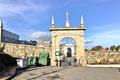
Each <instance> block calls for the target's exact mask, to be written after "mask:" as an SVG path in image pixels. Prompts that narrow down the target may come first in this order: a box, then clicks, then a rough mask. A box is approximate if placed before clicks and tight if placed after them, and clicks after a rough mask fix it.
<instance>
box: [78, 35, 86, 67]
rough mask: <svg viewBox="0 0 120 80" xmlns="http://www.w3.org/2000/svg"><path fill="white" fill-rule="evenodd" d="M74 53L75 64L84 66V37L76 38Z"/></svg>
mask: <svg viewBox="0 0 120 80" xmlns="http://www.w3.org/2000/svg"><path fill="white" fill-rule="evenodd" d="M76 53H77V54H76V58H77V64H79V65H81V66H86V58H85V54H84V37H82V36H81V37H80V36H79V37H77V45H76Z"/></svg>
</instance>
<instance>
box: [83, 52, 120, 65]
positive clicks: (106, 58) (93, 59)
mask: <svg viewBox="0 0 120 80" xmlns="http://www.w3.org/2000/svg"><path fill="white" fill-rule="evenodd" d="M85 54H86V59H87V64H120V52H96V51H93V52H86V53H85Z"/></svg>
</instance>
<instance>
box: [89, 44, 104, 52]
mask: <svg viewBox="0 0 120 80" xmlns="http://www.w3.org/2000/svg"><path fill="white" fill-rule="evenodd" d="M101 49H103V47H102V46H100V45H98V46H95V47H93V48H92V49H91V50H92V51H100V50H101Z"/></svg>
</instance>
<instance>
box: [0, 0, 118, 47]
mask: <svg viewBox="0 0 120 80" xmlns="http://www.w3.org/2000/svg"><path fill="white" fill-rule="evenodd" d="M119 4H120V0H0V19H2V20H3V22H4V28H5V29H7V30H10V31H12V32H15V33H17V34H19V35H20V39H25V40H30V39H40V40H41V41H45V40H49V35H50V33H49V29H48V28H49V27H50V26H51V17H52V16H54V17H55V24H56V26H64V25H65V12H66V11H68V12H69V18H70V25H71V26H79V25H80V16H81V15H84V22H85V26H86V27H87V30H86V32H85V40H86V41H92V43H90V44H86V47H91V46H94V45H103V46H109V45H113V44H115V45H118V44H120V36H119V34H120V9H119V8H120V5H119Z"/></svg>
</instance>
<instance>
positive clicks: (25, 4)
mask: <svg viewBox="0 0 120 80" xmlns="http://www.w3.org/2000/svg"><path fill="white" fill-rule="evenodd" d="M49 7H50V6H49V5H47V4H42V3H39V4H36V3H33V2H32V0H24V1H22V2H20V1H19V0H18V2H17V1H9V2H8V0H6V1H0V17H8V16H15V15H20V16H22V17H24V16H25V15H24V14H25V13H27V14H28V15H29V14H31V13H35V12H39V13H40V12H44V11H47V10H48V9H49Z"/></svg>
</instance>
